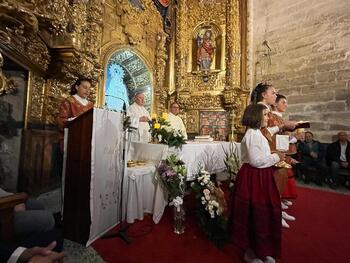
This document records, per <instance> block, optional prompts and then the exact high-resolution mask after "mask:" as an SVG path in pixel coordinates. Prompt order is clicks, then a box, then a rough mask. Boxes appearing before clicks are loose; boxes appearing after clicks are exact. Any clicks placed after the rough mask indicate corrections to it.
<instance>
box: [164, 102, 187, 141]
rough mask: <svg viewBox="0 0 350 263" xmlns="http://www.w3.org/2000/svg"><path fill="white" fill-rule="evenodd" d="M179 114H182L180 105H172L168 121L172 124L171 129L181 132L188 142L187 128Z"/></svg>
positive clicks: (174, 103)
mask: <svg viewBox="0 0 350 263" xmlns="http://www.w3.org/2000/svg"><path fill="white" fill-rule="evenodd" d="M179 112H180V107H179V104H177V103H176V102H173V103H171V105H170V113H169V115H168V121H169V123H170V127H171V128H173V129H174V130H180V131H181V133H182V134H183V135H184V137H185V140H187V132H186V127H185V125H184V122H183V121H182V119H181V118H180V117H179V116H178V114H179Z"/></svg>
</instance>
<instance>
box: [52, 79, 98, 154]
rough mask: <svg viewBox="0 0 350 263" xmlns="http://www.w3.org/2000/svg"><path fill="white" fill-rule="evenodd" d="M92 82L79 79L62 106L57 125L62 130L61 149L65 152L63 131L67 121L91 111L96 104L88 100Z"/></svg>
mask: <svg viewBox="0 0 350 263" xmlns="http://www.w3.org/2000/svg"><path fill="white" fill-rule="evenodd" d="M90 89H91V80H90V79H87V78H80V79H78V80H77V81H76V82H75V83H74V84H73V85H72V87H71V90H70V93H69V94H70V95H71V96H69V97H68V98H66V99H64V100H63V102H62V103H61V105H60V108H59V113H58V118H57V123H58V128H59V130H60V133H61V134H60V147H61V151H62V152H63V130H64V128H65V127H66V125H67V121H71V120H73V119H75V118H76V117H78V116H79V115H81V114H83V113H84V112H86V111H88V110H89V109H91V108H92V107H93V106H94V104H93V103H92V102H90V101H88V100H87V98H88V97H89V95H90Z"/></svg>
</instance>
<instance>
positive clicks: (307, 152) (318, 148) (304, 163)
mask: <svg viewBox="0 0 350 263" xmlns="http://www.w3.org/2000/svg"><path fill="white" fill-rule="evenodd" d="M298 152H299V153H300V154H301V160H300V163H299V164H298V166H299V167H300V170H301V173H302V179H303V180H304V182H305V183H309V182H310V180H311V178H310V173H308V170H309V168H315V169H316V172H317V174H316V177H315V183H316V184H317V185H322V182H323V181H324V178H325V170H327V169H326V168H327V167H326V166H325V165H324V164H323V162H322V160H323V158H324V156H325V151H324V147H323V146H322V144H321V143H320V142H319V141H316V140H314V135H313V133H312V132H310V131H307V132H305V141H303V142H300V143H299V144H298Z"/></svg>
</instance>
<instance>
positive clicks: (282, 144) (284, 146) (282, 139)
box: [276, 134, 289, 152]
mask: <svg viewBox="0 0 350 263" xmlns="http://www.w3.org/2000/svg"><path fill="white" fill-rule="evenodd" d="M288 149H289V136H288V135H279V134H277V135H276V150H277V151H284V152H285V151H288Z"/></svg>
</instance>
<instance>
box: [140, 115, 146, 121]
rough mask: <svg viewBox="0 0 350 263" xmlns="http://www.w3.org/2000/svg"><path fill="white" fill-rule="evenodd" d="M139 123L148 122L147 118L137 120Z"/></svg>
mask: <svg viewBox="0 0 350 263" xmlns="http://www.w3.org/2000/svg"><path fill="white" fill-rule="evenodd" d="M139 121H140V122H148V117H147V116H142V117H140V119H139Z"/></svg>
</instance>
